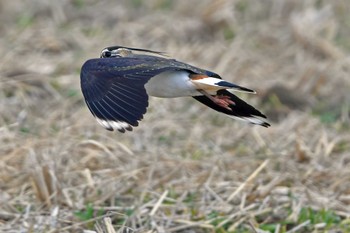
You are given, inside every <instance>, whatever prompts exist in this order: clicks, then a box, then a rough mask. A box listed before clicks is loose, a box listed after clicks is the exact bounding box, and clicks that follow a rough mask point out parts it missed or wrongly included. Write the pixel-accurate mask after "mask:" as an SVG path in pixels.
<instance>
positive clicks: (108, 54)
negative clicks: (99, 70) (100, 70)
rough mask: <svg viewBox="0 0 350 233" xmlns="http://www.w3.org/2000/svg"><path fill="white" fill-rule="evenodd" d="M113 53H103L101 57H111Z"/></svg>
mask: <svg viewBox="0 0 350 233" xmlns="http://www.w3.org/2000/svg"><path fill="white" fill-rule="evenodd" d="M111 56H112V53H111V52H110V51H105V52H103V53H102V55H101V57H111Z"/></svg>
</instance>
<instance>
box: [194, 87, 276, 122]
mask: <svg viewBox="0 0 350 233" xmlns="http://www.w3.org/2000/svg"><path fill="white" fill-rule="evenodd" d="M217 96H221V97H224V98H226V99H228V100H229V101H230V103H231V102H232V103H231V104H229V105H228V106H227V108H225V107H222V106H220V105H218V104H216V103H215V102H213V101H212V100H211V99H210V98H208V97H207V96H205V95H201V96H193V98H195V99H196V100H198V101H199V102H201V103H202V104H205V105H207V106H208V107H210V108H212V109H214V110H216V111H218V112H222V113H224V114H227V115H228V116H230V117H232V118H236V119H239V120H243V121H247V122H250V123H252V124H256V125H261V126H264V127H269V126H270V124H269V123H267V122H266V121H264V120H263V119H264V118H266V116H265V115H264V114H262V113H261V112H260V111H259V110H257V109H256V108H254V107H253V106H251V105H249V104H247V103H246V102H245V101H243V100H241V99H240V98H238V97H237V96H235V95H234V94H232V93H231V92H229V91H227V90H219V91H217Z"/></svg>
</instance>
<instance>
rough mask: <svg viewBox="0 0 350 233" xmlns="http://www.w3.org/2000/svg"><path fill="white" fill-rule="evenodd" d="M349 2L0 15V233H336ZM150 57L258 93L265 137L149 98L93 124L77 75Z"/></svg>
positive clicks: (61, 4)
mask: <svg viewBox="0 0 350 233" xmlns="http://www.w3.org/2000/svg"><path fill="white" fill-rule="evenodd" d="M349 12H350V1H349V0H332V1H325V0H299V1H298V0H264V1H260V0H236V1H234V0H232V1H230V0H215V1H214V0H186V1H185V0H180V1H171V0H149V1H148V0H147V1H142V0H130V1H127V0H124V1H112V0H104V1H93V0H62V1H46V0H13V1H6V0H1V1H0V20H1V23H0V35H1V36H0V53H1V54H2V56H1V60H0V232H86V233H92V232H98V233H102V232H103V233H111V232H149V233H151V232H182V233H185V232H186V233H194V232H199V233H202V232H218V233H226V232H241V233H248V232H253V233H254V232H255V233H256V232H258V233H263V232H272V233H286V232H288V233H292V232H331V233H345V232H350V125H349V122H350V120H349V118H350V94H349V89H350V56H349V52H350V39H349V38H350V14H349ZM111 45H124V46H130V47H139V48H147V49H153V50H156V51H164V52H166V53H167V54H168V55H169V56H171V57H173V58H176V59H177V60H181V61H184V62H187V63H189V64H192V65H195V66H198V67H202V68H206V69H209V70H212V71H215V72H217V73H219V74H220V75H221V76H222V77H223V78H225V79H226V80H228V81H232V82H235V83H237V84H240V85H243V86H246V87H248V88H252V89H255V90H257V92H258V94H257V95H249V94H239V96H240V97H241V98H243V99H245V100H247V101H248V102H249V103H251V104H253V105H255V106H256V107H258V108H259V109H261V110H262V112H264V113H266V115H267V116H268V119H269V122H270V123H271V125H272V126H271V127H270V128H268V129H266V128H263V127H259V126H252V125H248V124H244V123H241V122H239V121H234V120H232V119H230V118H228V117H226V116H224V115H221V114H219V113H217V112H215V111H212V110H210V109H208V108H206V107H205V106H204V105H201V104H200V103H198V102H196V101H195V100H193V99H192V98H178V99H160V98H151V99H150V106H149V108H148V113H147V114H146V115H145V117H144V120H143V121H142V122H140V125H139V127H137V128H135V129H134V131H133V132H127V133H125V134H121V133H118V132H109V131H107V130H105V129H103V128H102V127H101V126H99V125H98V124H97V122H96V121H95V119H94V118H93V117H92V115H91V114H90V112H89V110H88V108H87V107H86V105H85V103H84V101H83V97H82V93H81V91H80V76H79V75H80V68H81V66H82V64H83V63H84V61H86V60H87V59H90V58H94V57H98V56H99V53H100V51H101V49H102V48H104V47H106V46H111Z"/></svg>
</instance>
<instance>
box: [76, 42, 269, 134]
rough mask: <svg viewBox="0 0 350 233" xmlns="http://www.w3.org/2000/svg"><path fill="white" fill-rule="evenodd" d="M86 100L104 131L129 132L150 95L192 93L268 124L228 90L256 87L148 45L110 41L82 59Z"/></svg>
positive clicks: (231, 114) (237, 115)
mask: <svg viewBox="0 0 350 233" xmlns="http://www.w3.org/2000/svg"><path fill="white" fill-rule="evenodd" d="M80 79H81V89H82V92H83V96H84V98H85V102H86V104H87V106H88V108H89V109H90V111H91V113H92V114H93V115H94V117H95V118H96V120H97V121H98V123H100V124H101V125H102V126H103V127H104V128H106V129H107V130H111V131H113V130H118V131H120V132H123V133H124V132H125V131H126V130H128V131H131V130H132V127H136V126H138V124H139V121H140V120H142V118H143V115H144V114H145V113H146V111H147V107H148V96H155V97H162V98H174V97H185V96H191V97H193V98H194V99H196V100H198V101H199V102H201V103H202V104H205V105H206V106H208V107H210V108H212V109H214V110H216V111H218V112H221V113H223V114H226V115H227V116H229V117H231V118H235V119H240V120H243V121H246V122H249V123H251V124H256V125H261V126H264V127H269V126H270V124H269V123H267V122H266V121H265V120H264V119H265V118H266V116H265V115H264V114H262V113H261V112H260V111H259V110H257V109H256V108H254V107H253V106H251V105H249V104H247V103H246V102H245V101H243V100H242V99H240V98H238V97H237V96H235V95H234V94H232V93H231V92H229V91H228V90H227V89H231V90H232V91H241V92H247V93H255V91H253V90H251V89H248V88H245V87H242V86H238V85H236V84H233V83H230V82H227V81H224V80H222V79H221V77H220V76H219V75H218V74H216V73H214V72H211V71H208V70H204V69H200V68H197V67H195V66H191V65H189V64H186V63H183V62H180V61H177V60H175V59H169V58H167V57H166V56H165V55H164V53H162V52H156V51H152V50H147V49H138V48H128V47H123V46H112V47H107V48H105V49H103V50H102V52H101V55H100V58H95V59H90V60H88V61H86V62H85V63H84V65H83V66H82V69H81V74H80Z"/></svg>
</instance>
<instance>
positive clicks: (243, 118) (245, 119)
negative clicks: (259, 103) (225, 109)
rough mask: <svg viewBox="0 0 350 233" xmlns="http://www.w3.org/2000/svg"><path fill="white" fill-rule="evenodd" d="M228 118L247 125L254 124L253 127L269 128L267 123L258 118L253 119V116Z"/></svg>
mask: <svg viewBox="0 0 350 233" xmlns="http://www.w3.org/2000/svg"><path fill="white" fill-rule="evenodd" d="M229 117H231V118H233V119H236V120H240V121H245V122H249V123H251V124H254V125H261V126H264V127H269V126H270V124H269V123H267V122H266V121H264V120H263V119H260V118H259V117H255V116H252V117H237V116H229Z"/></svg>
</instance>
